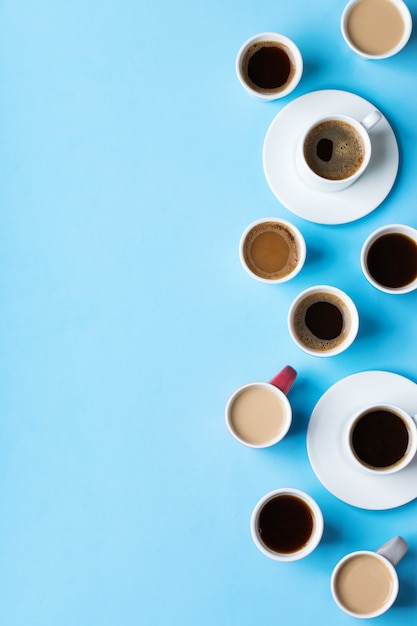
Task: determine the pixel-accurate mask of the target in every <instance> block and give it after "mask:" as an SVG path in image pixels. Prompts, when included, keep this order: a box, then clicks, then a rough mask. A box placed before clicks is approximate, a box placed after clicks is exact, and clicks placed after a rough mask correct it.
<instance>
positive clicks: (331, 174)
mask: <svg viewBox="0 0 417 626" xmlns="http://www.w3.org/2000/svg"><path fill="white" fill-rule="evenodd" d="M381 118H382V115H381V113H380V112H379V111H377V110H376V109H375V110H374V111H371V113H369V114H368V115H367V116H366V117H364V118H363V119H362V120H360V121H358V120H356V119H354V118H353V117H350V116H349V115H342V114H334V115H327V116H326V117H324V118H321V119H318V120H316V121H315V122H314V123H313V124H311V125H310V126H309V127H308V128H307V129H306V130H305V131H304V133H303V134H302V136H301V139H300V141H299V142H298V145H297V157H296V164H297V170H298V173H299V175H300V177H301V178H302V180H303V181H304V182H305V183H306V185H308V186H309V187H312V188H313V189H316V190H317V191H324V192H333V191H342V190H343V189H346V188H347V187H349V186H350V185H352V184H353V183H354V182H356V181H357V180H358V178H359V177H360V176H362V174H363V173H364V172H365V170H366V168H367V167H368V165H369V161H370V159H371V153H372V144H371V139H370V137H369V132H370V131H371V129H372V128H373V127H374V126H375V125H376V124H377V123H378V122H379V120H380V119H381Z"/></svg>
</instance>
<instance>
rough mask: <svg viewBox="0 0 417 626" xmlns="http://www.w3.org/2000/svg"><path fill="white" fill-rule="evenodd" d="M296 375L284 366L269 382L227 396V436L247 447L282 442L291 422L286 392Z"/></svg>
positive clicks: (240, 389)
mask: <svg viewBox="0 0 417 626" xmlns="http://www.w3.org/2000/svg"><path fill="white" fill-rule="evenodd" d="M296 376H297V372H296V371H295V370H294V369H293V368H292V367H291V366H290V365H287V366H286V367H284V369H282V370H281V371H280V372H279V373H278V374H277V375H276V376H275V377H274V378H273V379H272V380H271V381H270V382H269V383H263V382H253V383H248V384H246V385H243V386H242V387H239V388H238V389H236V391H235V392H234V393H233V394H232V395H231V396H230V398H229V400H228V402H227V405H226V409H225V420H226V426H227V428H228V430H229V432H230V434H231V435H232V436H233V437H234V438H235V439H236V441H239V443H242V444H243V445H245V446H248V447H249V448H268V447H269V446H273V445H275V444H276V443H278V441H281V439H283V438H284V437H285V435H286V434H287V432H288V430H289V428H290V426H291V421H292V409H291V404H290V403H289V401H288V398H287V395H286V394H287V393H288V392H289V390H290V389H291V387H292V384H293V382H294V380H295V378H296Z"/></svg>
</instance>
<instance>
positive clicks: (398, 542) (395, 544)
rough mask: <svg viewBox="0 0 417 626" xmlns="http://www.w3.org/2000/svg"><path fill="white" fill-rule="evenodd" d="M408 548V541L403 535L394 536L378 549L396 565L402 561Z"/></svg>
mask: <svg viewBox="0 0 417 626" xmlns="http://www.w3.org/2000/svg"><path fill="white" fill-rule="evenodd" d="M407 550H408V543H407V542H406V541H405V539H403V538H402V537H399V536H398V537H394V538H393V539H390V540H389V541H387V543H384V545H382V546H381V547H380V548H378V550H375V552H376V553H377V554H380V555H381V556H384V557H385V558H386V559H387V560H388V561H389V562H390V563H392V565H393V566H394V567H395V566H396V565H397V563H399V562H400V561H401V559H402V558H403V556H404V554H405V553H406V552H407Z"/></svg>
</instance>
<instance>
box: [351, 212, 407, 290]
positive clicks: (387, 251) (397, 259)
mask: <svg viewBox="0 0 417 626" xmlns="http://www.w3.org/2000/svg"><path fill="white" fill-rule="evenodd" d="M361 266H362V271H363V273H364V274H365V276H366V278H367V279H368V281H369V282H370V283H371V285H373V286H374V287H376V288H377V289H379V290H380V291H384V292H385V293H392V294H402V293H409V292H410V291H414V290H415V289H417V230H416V229H415V228H412V227H411V226H407V225H405V224H389V225H387V226H382V227H381V228H378V229H377V230H375V231H374V232H373V233H371V234H370V235H369V237H368V238H367V239H366V241H365V243H364V244H363V246H362V251H361Z"/></svg>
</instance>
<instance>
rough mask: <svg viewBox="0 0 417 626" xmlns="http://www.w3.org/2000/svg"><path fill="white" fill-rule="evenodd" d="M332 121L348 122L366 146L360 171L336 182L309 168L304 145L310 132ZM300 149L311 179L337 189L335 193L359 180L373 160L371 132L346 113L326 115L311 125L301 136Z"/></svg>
mask: <svg viewBox="0 0 417 626" xmlns="http://www.w3.org/2000/svg"><path fill="white" fill-rule="evenodd" d="M332 120H335V121H342V122H346V123H347V124H350V125H351V126H353V127H354V128H355V130H356V131H357V132H358V133H359V134H360V136H361V138H362V140H363V142H364V144H365V156H364V159H363V161H362V163H361V164H360V166H359V167H358V169H357V170H356V171H355V172H354V173H353V174H351V175H350V176H347V177H346V178H339V179H336V180H334V179H331V178H326V177H325V176H320V174H317V172H315V171H314V170H313V169H311V167H310V166H309V164H308V163H307V161H306V159H305V157H304V143H305V140H306V138H307V135H308V134H309V133H310V131H311V130H312V129H313V128H315V127H316V126H318V125H319V124H322V123H324V122H330V121H332ZM300 148H301V160H302V162H303V163H304V165H305V167H306V168H307V169H308V172H309V176H311V178H312V179H313V180H315V181H316V182H317V183H325V184H326V186H328V187H329V188H330V187H335V191H336V190H337V189H339V188H340V186H341V185H343V186H345V185H346V186H348V184H352V183H353V182H354V181H355V180H356V179H357V178H359V177H360V176H361V175H362V174H363V172H364V171H365V170H366V168H367V167H368V165H369V161H370V160H371V154H372V142H371V139H370V137H369V132H368V131H367V129H366V128H365V127H364V126H363V125H362V124H361V122H360V120H357V119H355V118H354V117H352V116H351V115H346V114H344V113H334V114H330V115H326V116H325V117H321V118H320V119H318V120H316V121H315V122H314V123H313V124H310V125H309V127H308V128H307V129H306V130H305V131H304V132H303V134H302V136H301V139H300Z"/></svg>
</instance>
